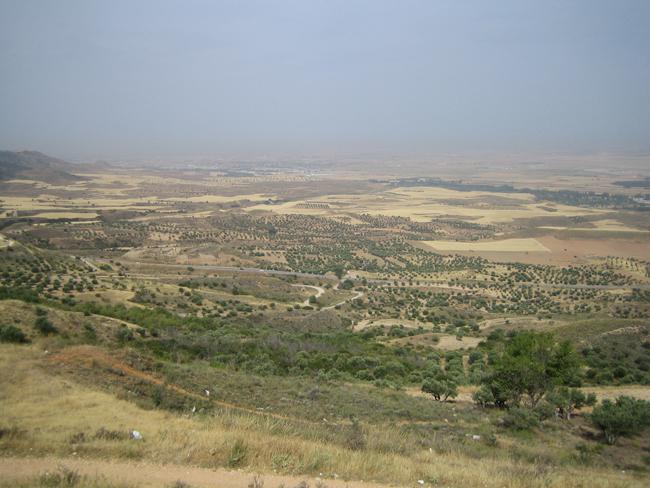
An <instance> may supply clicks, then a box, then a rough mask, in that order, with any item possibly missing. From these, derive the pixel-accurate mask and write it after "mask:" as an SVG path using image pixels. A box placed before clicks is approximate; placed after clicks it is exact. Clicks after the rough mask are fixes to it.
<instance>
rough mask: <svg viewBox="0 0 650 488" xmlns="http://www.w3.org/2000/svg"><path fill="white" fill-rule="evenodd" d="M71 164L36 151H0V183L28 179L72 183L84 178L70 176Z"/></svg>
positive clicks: (72, 168) (72, 166) (72, 169)
mask: <svg viewBox="0 0 650 488" xmlns="http://www.w3.org/2000/svg"><path fill="white" fill-rule="evenodd" d="M74 169H75V167H74V165H73V164H71V163H68V162H67V161H63V160H62V159H57V158H53V157H51V156H47V155H45V154H43V153H40V152H38V151H20V152H13V151H0V181H2V180H12V179H29V180H37V181H46V182H48V183H58V184H61V183H72V182H75V181H81V180H84V179H85V178H83V177H81V176H76V175H74V174H72V172H73V171H74Z"/></svg>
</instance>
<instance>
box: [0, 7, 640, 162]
mask: <svg viewBox="0 0 650 488" xmlns="http://www.w3.org/2000/svg"><path fill="white" fill-rule="evenodd" d="M0 62H1V63H2V66H3V74H2V77H1V78H0V149H11V150H16V149H37V150H39V151H43V152H46V153H49V154H52V155H56V156H59V157H63V158H68V159H73V160H79V159H84V158H87V159H109V160H111V159H152V160H155V159H165V158H167V159H178V158H195V157H196V158H200V157H225V156H229V157H242V158H253V157H263V156H264V155H269V157H273V156H274V155H287V156H295V157H299V156H304V155H319V154H321V155H333V154H351V155H354V154H357V155H359V154H376V155H383V156H391V155H400V154H402V155H411V154H446V153H454V154H461V155H462V154H476V153H489V154H498V153H506V154H512V153H523V154H525V153H530V154H535V153H547V152H554V153H583V154H591V153H610V152H611V153H617V152H625V153H648V152H650V90H649V89H648V87H650V3H648V2H646V1H642V0H623V1H601V0H599V1H588V0H579V1H570V2H568V1H545V2H534V1H516V0H502V1H498V2H483V1H470V2H462V3H461V2H454V1H438V2H425V1H403V2H387V1H370V0H363V1H361V0H360V1H338V0H335V1H314V2H301V1H247V2H241V1H216V2H208V1H199V0H192V1H186V2H169V1H164V2H163V1H152V0H148V1H139V2H129V1H113V2H100V1H87V0H78V1H70V0H65V1H58V2H48V1H36V0H30V1H21V2H15V1H7V0H0Z"/></svg>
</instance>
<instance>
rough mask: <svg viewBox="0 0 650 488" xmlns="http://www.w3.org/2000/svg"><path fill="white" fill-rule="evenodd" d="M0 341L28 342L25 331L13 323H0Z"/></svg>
mask: <svg viewBox="0 0 650 488" xmlns="http://www.w3.org/2000/svg"><path fill="white" fill-rule="evenodd" d="M0 342H13V343H15V344H25V343H26V342H29V339H27V336H26V335H25V333H24V332H23V331H22V330H20V329H19V328H18V327H14V326H13V325H0Z"/></svg>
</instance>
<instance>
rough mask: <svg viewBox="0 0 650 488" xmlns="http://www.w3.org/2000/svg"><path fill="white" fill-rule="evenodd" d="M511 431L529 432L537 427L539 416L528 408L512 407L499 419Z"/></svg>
mask: <svg viewBox="0 0 650 488" xmlns="http://www.w3.org/2000/svg"><path fill="white" fill-rule="evenodd" d="M501 420H502V422H503V426H504V427H507V428H508V429H512V430H529V429H532V428H534V427H537V426H538V425H539V416H538V415H537V413H536V412H535V411H533V410H531V409H530V408H524V407H512V408H510V409H509V410H508V412H507V413H506V414H505V415H504V416H503V418H502V419H501Z"/></svg>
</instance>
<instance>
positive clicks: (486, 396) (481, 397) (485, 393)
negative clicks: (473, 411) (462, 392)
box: [472, 385, 494, 407]
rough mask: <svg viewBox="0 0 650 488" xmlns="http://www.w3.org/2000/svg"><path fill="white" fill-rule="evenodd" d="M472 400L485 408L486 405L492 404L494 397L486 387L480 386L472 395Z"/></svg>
mask: <svg viewBox="0 0 650 488" xmlns="http://www.w3.org/2000/svg"><path fill="white" fill-rule="evenodd" d="M472 400H474V403H476V404H477V405H479V406H481V407H487V406H488V405H492V404H494V395H493V394H492V391H491V390H490V388H488V387H487V385H482V386H481V387H480V388H479V389H478V390H476V391H475V392H474V394H473V395H472Z"/></svg>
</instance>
